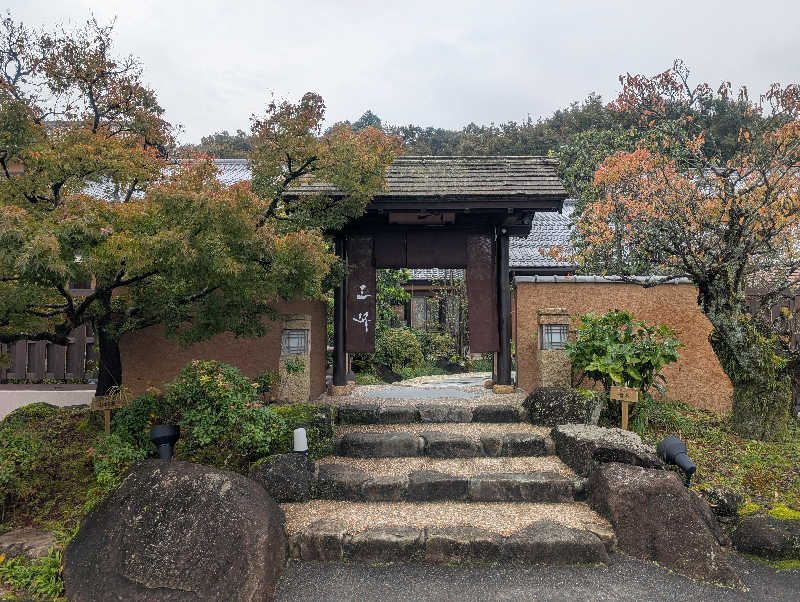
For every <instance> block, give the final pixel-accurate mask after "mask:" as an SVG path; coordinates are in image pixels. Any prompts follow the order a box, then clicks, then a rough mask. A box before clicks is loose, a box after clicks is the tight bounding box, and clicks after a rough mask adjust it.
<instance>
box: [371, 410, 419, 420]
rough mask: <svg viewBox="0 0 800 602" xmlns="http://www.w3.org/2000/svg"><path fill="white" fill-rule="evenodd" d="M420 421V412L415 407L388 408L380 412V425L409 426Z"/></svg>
mask: <svg viewBox="0 0 800 602" xmlns="http://www.w3.org/2000/svg"><path fill="white" fill-rule="evenodd" d="M418 420H419V412H418V411H417V408H415V407H413V406H386V407H383V408H381V409H380V410H378V420H377V422H378V423H379V424H409V423H411V422H417V421H418Z"/></svg>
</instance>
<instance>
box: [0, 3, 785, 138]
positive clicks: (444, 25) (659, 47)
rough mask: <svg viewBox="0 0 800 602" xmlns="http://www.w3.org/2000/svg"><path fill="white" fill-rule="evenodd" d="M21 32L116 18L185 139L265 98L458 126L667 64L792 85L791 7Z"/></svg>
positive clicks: (269, 17)
mask: <svg viewBox="0 0 800 602" xmlns="http://www.w3.org/2000/svg"><path fill="white" fill-rule="evenodd" d="M10 9H11V13H12V16H13V17H14V18H15V19H17V20H22V21H24V22H25V23H26V24H27V25H29V26H39V25H46V26H49V25H53V24H56V23H59V22H64V23H68V22H72V23H80V22H81V21H83V20H85V19H86V18H88V17H89V16H90V14H91V13H94V15H95V16H96V17H97V18H98V19H99V20H100V21H101V23H106V22H108V21H109V20H110V19H112V18H114V17H116V19H117V26H116V30H117V33H116V39H117V43H118V46H117V49H118V51H119V52H120V53H124V54H128V53H132V54H134V55H136V56H138V57H139V58H140V59H141V60H142V62H143V64H144V68H145V80H146V81H147V83H148V84H149V85H150V86H152V87H153V88H154V89H155V90H156V92H157V94H158V97H159V100H160V101H161V104H162V106H163V107H164V108H165V109H166V111H167V118H168V119H169V120H170V121H172V122H173V123H179V124H182V125H183V126H184V128H185V132H184V134H183V135H182V139H183V141H186V142H196V141H199V139H200V137H201V136H203V135H205V134H208V133H211V132H214V131H217V130H223V129H227V130H229V131H231V132H233V131H235V130H236V129H237V128H241V129H244V130H249V117H250V115H251V114H253V113H260V112H262V110H263V107H264V106H265V104H266V99H267V98H268V97H269V94H270V93H275V95H277V96H280V97H287V98H290V99H294V100H296V99H298V98H299V97H300V96H302V94H303V93H305V92H306V91H309V90H311V91H315V92H318V93H320V94H321V95H322V96H323V98H324V99H325V102H326V105H327V108H328V110H327V119H328V122H329V123H332V122H334V121H338V120H343V119H349V120H351V121H352V120H355V119H357V118H358V117H359V116H360V115H361V114H362V113H363V112H364V111H365V110H367V109H371V110H372V111H373V112H374V113H376V114H377V115H378V116H380V117H381V118H382V119H383V120H384V122H387V123H392V124H408V123H414V124H417V125H433V126H439V127H446V128H461V127H462V126H463V125H465V124H467V123H470V122H475V123H481V124H485V123H490V122H495V123H499V122H503V121H509V120H515V121H520V120H523V119H525V118H526V116H527V115H528V114H530V115H531V116H532V117H533V118H534V119H535V118H538V117H540V116H546V115H548V114H550V113H552V112H553V111H554V110H556V109H558V108H560V107H564V106H566V105H567V104H568V103H569V102H571V101H573V100H581V99H583V98H585V97H586V96H587V95H588V94H589V93H590V92H598V93H600V94H602V95H603V97H604V98H605V99H606V100H609V99H611V98H612V97H614V96H615V95H616V92H617V90H618V80H617V77H618V76H619V74H620V73H625V72H631V73H646V74H653V73H656V72H659V71H663V70H664V69H666V68H667V67H669V66H670V65H671V64H672V61H673V59H674V58H676V57H680V58H683V59H684V60H685V61H686V63H687V64H688V65H689V66H690V68H691V69H692V71H693V73H694V74H695V77H696V79H697V81H708V82H709V83H712V84H714V85H715V86H716V85H717V84H718V83H719V82H720V81H723V80H729V81H731V82H733V84H734V85H739V84H745V85H747V86H748V87H749V88H750V90H751V92H761V91H763V89H764V88H765V87H766V86H767V85H768V84H769V83H770V82H773V81H781V82H783V83H786V82H790V81H791V82H797V81H800V35H798V33H799V32H800V2H799V1H798V0H785V1H770V0H761V1H760V2H758V3H753V2H752V1H748V2H742V1H739V0H721V1H709V0H693V1H683V0H670V1H669V2H663V1H658V2H657V1H653V0H636V1H630V2H627V1H613V0H605V1H602V2H601V1H594V0H584V1H577V0H576V1H568V0H562V1H558V0H549V1H547V2H540V1H538V0H528V1H524V0H522V1H504V0H491V1H487V0H482V1H478V2H471V1H468V0H459V1H444V0H427V1H423V2H416V1H414V0H404V1H402V2H386V1H381V0H377V1H375V0H373V1H372V2H362V1H355V0H353V1H349V0H335V1H329V2H322V1H316V0H306V1H294V2H273V1H269V0H263V1H260V2H257V1H251V0H228V1H227V2H225V1H220V0H214V1H208V0H194V1H191V2H182V1H181V2H179V1H172V0H160V1H159V0H155V1H151V0H125V1H120V0H103V1H100V0H94V1H90V0H58V1H57V2H56V1H53V0H50V1H45V0H11V2H10Z"/></svg>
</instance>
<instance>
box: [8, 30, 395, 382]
mask: <svg viewBox="0 0 800 602" xmlns="http://www.w3.org/2000/svg"><path fill="white" fill-rule="evenodd" d="M112 32H113V28H112V27H111V26H108V27H106V26H100V25H99V24H98V23H97V22H95V21H94V20H92V21H89V22H88V23H86V24H85V25H84V26H83V27H80V28H78V29H76V30H73V31H66V30H63V29H61V30H58V31H57V32H55V33H47V32H35V31H31V30H29V29H27V28H26V27H24V26H23V25H22V24H19V23H16V22H14V21H13V20H12V19H11V17H7V18H6V19H4V20H3V22H2V28H0V63H1V64H2V65H3V67H4V70H3V74H2V78H0V172H1V176H0V342H12V341H16V340H24V339H32V340H47V341H52V342H54V343H58V344H66V343H67V342H68V340H69V338H68V337H69V334H70V332H71V331H72V330H73V329H75V328H77V327H79V326H81V325H84V324H88V325H91V327H92V329H93V330H94V332H95V335H96V338H97V341H98V348H99V366H98V372H99V373H98V384H97V394H98V395H104V394H106V393H107V392H108V391H109V390H110V389H111V388H112V387H114V386H116V385H120V384H122V383H123V379H122V377H123V367H122V365H121V361H120V348H119V343H120V337H122V335H123V334H125V333H127V332H131V331H135V330H138V329H141V328H145V327H149V326H153V325H157V324H162V325H164V326H165V328H166V332H167V334H168V335H169V336H172V337H174V338H176V339H177V340H178V341H180V342H181V343H185V344H189V343H192V342H195V341H199V340H202V339H205V338H208V337H210V336H212V335H214V334H216V333H219V332H224V331H228V332H232V333H234V334H235V335H237V336H258V335H260V334H263V332H264V329H265V327H264V324H263V321H262V319H261V318H262V317H264V316H273V315H274V310H273V308H272V305H273V304H274V303H275V302H276V301H277V300H280V299H287V300H289V299H296V298H319V297H321V296H322V294H323V290H324V286H325V284H324V282H325V279H326V278H327V277H328V275H329V273H330V272H331V267H332V266H334V265H335V264H336V259H335V256H334V254H333V253H332V252H331V249H330V245H329V244H328V242H327V241H326V239H325V236H324V229H325V228H330V227H336V226H338V225H341V223H342V222H343V220H345V219H346V218H347V217H350V216H354V215H356V214H358V213H359V211H363V209H364V206H365V205H366V202H367V201H368V199H369V198H371V197H372V195H374V194H375V193H376V192H377V191H378V190H379V189H381V187H382V186H384V174H385V170H386V167H387V166H388V164H389V162H390V161H391V159H392V157H393V152H394V150H395V149H396V147H397V143H396V141H395V140H394V139H393V138H391V137H388V136H385V135H383V134H380V133H379V132H377V131H375V130H373V129H370V128H367V129H366V130H364V131H363V132H360V133H356V132H353V131H352V130H351V129H349V128H346V127H336V128H334V129H333V131H332V132H330V133H329V135H326V136H322V135H320V130H321V123H322V120H323V118H324V103H323V102H322V99H321V98H320V97H319V96H317V95H314V94H308V95H306V96H305V97H303V99H302V100H301V102H300V103H297V104H292V103H290V102H288V101H284V102H280V103H276V102H272V103H270V104H269V105H268V108H267V113H266V116H265V117H264V118H263V119H256V120H255V122H254V126H253V133H254V136H253V138H254V140H255V143H254V151H253V154H252V157H251V167H252V170H253V174H254V175H253V180H252V186H251V185H250V183H249V182H242V183H240V184H237V185H234V186H225V185H223V184H222V183H220V182H219V181H218V180H217V178H216V169H215V167H214V165H213V163H212V162H211V161H210V160H209V159H208V158H207V157H197V158H196V159H195V160H193V161H187V162H182V163H179V164H172V163H170V162H169V161H168V157H167V149H168V148H169V147H171V146H172V144H173V140H172V132H173V128H172V127H171V126H170V124H169V123H167V122H166V121H165V120H164V119H163V110H162V109H161V107H160V106H159V104H158V102H157V99H156V95H155V93H154V92H153V91H152V90H150V89H149V88H147V87H146V86H145V85H144V84H143V82H142V78H141V75H142V67H141V65H140V63H139V62H138V61H137V60H136V59H135V58H132V57H127V58H118V57H116V56H114V55H113V48H112V46H113V44H112V42H113V39H112ZM312 176H313V177H317V176H318V177H322V178H324V179H326V180H327V181H331V182H332V183H334V184H335V185H336V186H337V187H339V188H340V189H341V190H344V191H346V192H348V193H352V198H345V199H342V198H340V197H338V196H337V197H332V198H326V197H323V196H320V195H305V196H302V195H301V196H296V197H295V198H294V199H292V200H287V199H286V198H285V197H284V195H285V194H286V193H287V191H288V190H289V189H290V188H292V187H294V186H297V185H298V184H299V183H300V182H301V178H305V177H312ZM319 212H324V214H320V213H319ZM334 272H335V271H334ZM87 278H91V279H92V281H93V289H92V290H91V291H90V292H89V293H86V292H85V291H84V292H83V295H82V296H79V295H78V294H76V293H73V291H72V290H71V289H70V287H69V283H70V282H77V281H83V280H86V279H87Z"/></svg>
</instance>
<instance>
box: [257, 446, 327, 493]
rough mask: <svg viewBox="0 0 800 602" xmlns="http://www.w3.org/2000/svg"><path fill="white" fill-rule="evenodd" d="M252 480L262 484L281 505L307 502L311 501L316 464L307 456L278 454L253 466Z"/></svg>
mask: <svg viewBox="0 0 800 602" xmlns="http://www.w3.org/2000/svg"><path fill="white" fill-rule="evenodd" d="M250 478H251V479H253V480H254V481H256V482H257V483H260V484H261V485H262V487H264V489H266V490H267V493H269V494H270V496H272V499H273V500H275V501H276V502H278V503H279V504H283V503H285V502H306V501H308V500H310V499H311V494H312V486H313V484H314V462H313V460H311V459H309V457H308V455H307V454H299V453H291V454H278V455H276V456H270V457H268V458H265V459H263V460H262V461H261V462H259V463H258V464H256V465H255V466H253V468H251V469H250Z"/></svg>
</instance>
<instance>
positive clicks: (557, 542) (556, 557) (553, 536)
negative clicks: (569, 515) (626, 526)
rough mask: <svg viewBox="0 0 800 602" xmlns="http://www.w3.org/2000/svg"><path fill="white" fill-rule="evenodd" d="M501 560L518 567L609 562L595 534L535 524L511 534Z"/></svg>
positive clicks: (551, 525) (564, 527) (544, 523)
mask: <svg viewBox="0 0 800 602" xmlns="http://www.w3.org/2000/svg"><path fill="white" fill-rule="evenodd" d="M501 555H502V557H503V559H504V560H507V561H509V562H519V563H547V564H593V563H601V562H602V563H605V562H608V553H607V552H606V548H605V546H604V545H603V542H601V541H600V539H599V538H598V537H597V536H596V535H595V534H594V533H590V532H589V531H584V530H582V529H574V528H571V527H567V526H565V525H562V524H560V523H557V522H553V521H536V522H535V523H532V524H531V525H529V526H528V527H525V528H524V529H520V530H519V531H517V532H515V533H512V534H511V535H510V536H509V537H507V538H506V539H505V541H504V542H503V545H502V550H501Z"/></svg>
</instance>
